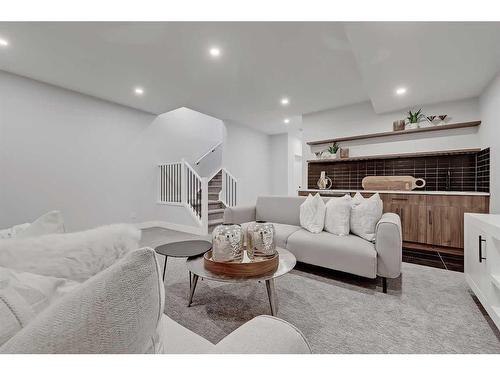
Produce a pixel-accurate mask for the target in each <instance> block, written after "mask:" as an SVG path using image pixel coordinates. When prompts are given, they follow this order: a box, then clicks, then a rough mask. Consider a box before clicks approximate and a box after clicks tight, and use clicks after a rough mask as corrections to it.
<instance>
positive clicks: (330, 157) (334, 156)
mask: <svg viewBox="0 0 500 375" xmlns="http://www.w3.org/2000/svg"><path fill="white" fill-rule="evenodd" d="M327 159H337V154H330V155H328V157H327Z"/></svg>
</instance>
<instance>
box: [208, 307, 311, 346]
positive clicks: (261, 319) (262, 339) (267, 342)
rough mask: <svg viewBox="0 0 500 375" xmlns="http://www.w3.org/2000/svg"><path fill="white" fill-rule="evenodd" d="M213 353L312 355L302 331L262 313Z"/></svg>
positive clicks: (225, 339)
mask: <svg viewBox="0 0 500 375" xmlns="http://www.w3.org/2000/svg"><path fill="white" fill-rule="evenodd" d="M213 353H218V354H228V353H232V354H310V353H311V348H310V347H309V344H308V343H307V340H306V339H305V337H304V336H303V335H302V333H301V332H300V331H299V330H298V329H297V328H295V327H294V326H293V325H291V324H290V323H287V322H285V321H284V320H281V319H278V318H275V317H273V316H268V315H261V316H258V317H256V318H253V319H252V320H250V321H249V322H247V323H245V324H243V325H242V326H241V327H239V328H238V329H237V330H235V331H234V332H232V333H231V334H229V335H228V336H226V337H225V338H223V339H222V340H221V341H220V342H219V343H218V344H217V345H215V348H214V349H213Z"/></svg>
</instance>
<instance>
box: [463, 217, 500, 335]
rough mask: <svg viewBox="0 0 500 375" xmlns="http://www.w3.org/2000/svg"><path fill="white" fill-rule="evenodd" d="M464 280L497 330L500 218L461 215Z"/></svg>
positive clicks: (498, 312) (499, 285) (499, 314)
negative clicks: (462, 217)
mask: <svg viewBox="0 0 500 375" xmlns="http://www.w3.org/2000/svg"><path fill="white" fill-rule="evenodd" d="M464 220H465V223H464V235H465V238H464V266H465V278H466V280H467V283H468V284H469V286H470V287H471V289H472V291H473V292H474V294H475V295H476V296H477V298H478V299H479V301H481V304H482V305H483V307H484V308H485V310H486V311H487V312H488V314H489V315H490V317H491V319H492V320H493V321H494V322H495V324H496V325H497V327H498V328H500V215H487V214H465V216H464Z"/></svg>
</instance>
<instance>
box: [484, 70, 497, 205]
mask: <svg viewBox="0 0 500 375" xmlns="http://www.w3.org/2000/svg"><path fill="white" fill-rule="evenodd" d="M479 106H480V113H481V120H482V124H481V127H480V130H479V138H480V141H481V146H482V147H483V148H486V147H491V149H490V192H491V197H490V212H491V213H495V214H500V199H499V198H498V194H500V173H499V168H500V121H499V116H498V111H499V109H500V73H499V74H498V75H497V76H496V77H495V78H494V79H493V81H492V82H491V83H490V85H489V86H488V87H487V88H486V90H485V91H484V92H483V94H482V95H481V97H480V98H479Z"/></svg>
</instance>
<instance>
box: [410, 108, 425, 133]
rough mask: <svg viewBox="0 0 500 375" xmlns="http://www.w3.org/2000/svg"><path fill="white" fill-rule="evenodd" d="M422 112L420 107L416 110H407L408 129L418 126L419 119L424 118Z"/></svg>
mask: <svg viewBox="0 0 500 375" xmlns="http://www.w3.org/2000/svg"><path fill="white" fill-rule="evenodd" d="M424 117H425V116H424V114H423V113H422V108H420V109H419V110H418V111H416V112H412V111H411V109H410V110H409V111H408V117H407V118H406V119H407V120H408V128H409V129H416V128H418V123H419V122H420V120H422V119H423V118H424Z"/></svg>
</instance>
